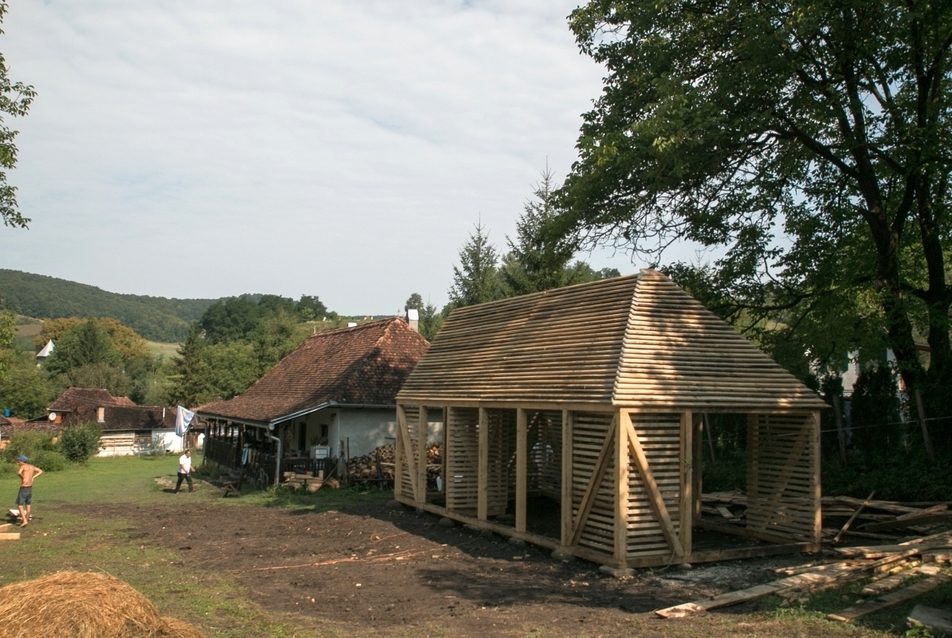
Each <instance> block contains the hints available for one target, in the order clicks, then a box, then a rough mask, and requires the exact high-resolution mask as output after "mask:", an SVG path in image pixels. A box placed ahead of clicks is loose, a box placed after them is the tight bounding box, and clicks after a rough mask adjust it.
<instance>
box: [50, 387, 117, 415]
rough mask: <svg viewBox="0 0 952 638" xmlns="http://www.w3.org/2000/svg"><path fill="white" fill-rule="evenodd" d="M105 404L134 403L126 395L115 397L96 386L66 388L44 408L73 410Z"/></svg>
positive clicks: (64, 410)
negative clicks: (119, 397)
mask: <svg viewBox="0 0 952 638" xmlns="http://www.w3.org/2000/svg"><path fill="white" fill-rule="evenodd" d="M107 405H135V404H134V403H133V402H132V401H129V399H127V398H126V397H122V399H117V398H116V397H114V396H112V395H111V394H109V393H108V392H107V391H106V390H101V389H98V388H67V390H66V392H64V393H63V394H61V395H60V396H59V398H58V399H56V400H55V401H53V403H51V404H50V405H49V407H48V408H46V409H47V410H48V411H50V412H74V411H75V410H76V408H78V407H79V406H93V407H105V406H107Z"/></svg>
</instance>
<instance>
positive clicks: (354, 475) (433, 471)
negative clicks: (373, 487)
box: [347, 443, 443, 482]
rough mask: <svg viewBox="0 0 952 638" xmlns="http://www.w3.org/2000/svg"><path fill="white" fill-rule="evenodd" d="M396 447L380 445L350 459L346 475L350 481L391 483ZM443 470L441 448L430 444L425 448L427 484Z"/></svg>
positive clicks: (433, 480)
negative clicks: (368, 452) (367, 452)
mask: <svg viewBox="0 0 952 638" xmlns="http://www.w3.org/2000/svg"><path fill="white" fill-rule="evenodd" d="M395 455H396V446H394V444H392V443H390V444H388V445H381V446H380V447H378V448H376V449H375V450H373V451H372V452H370V454H365V455H363V456H357V457H354V458H352V459H350V462H349V463H348V465H347V474H348V476H349V477H350V480H351V481H358V482H359V481H377V480H379V481H393V475H394V467H395V459H394V457H395ZM442 469H443V454H442V447H441V445H440V444H439V443H431V444H430V445H428V446H427V448H426V477H427V482H435V481H436V477H437V476H440V474H441V472H442Z"/></svg>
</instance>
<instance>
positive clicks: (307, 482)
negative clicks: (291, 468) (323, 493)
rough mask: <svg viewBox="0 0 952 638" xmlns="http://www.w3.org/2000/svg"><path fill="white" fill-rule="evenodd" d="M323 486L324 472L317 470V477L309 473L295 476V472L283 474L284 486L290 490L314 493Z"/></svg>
mask: <svg viewBox="0 0 952 638" xmlns="http://www.w3.org/2000/svg"><path fill="white" fill-rule="evenodd" d="M322 485H324V471H323V470H319V471H318V472H317V476H314V475H313V474H312V473H311V472H305V473H304V474H297V473H295V472H285V473H284V486H285V487H286V488H288V489H291V490H296V489H305V490H307V491H308V492H316V491H317V490H319V489H321V486H322Z"/></svg>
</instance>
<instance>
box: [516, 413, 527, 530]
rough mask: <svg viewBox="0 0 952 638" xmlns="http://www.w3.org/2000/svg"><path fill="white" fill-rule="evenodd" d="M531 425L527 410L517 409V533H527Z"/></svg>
mask: <svg viewBox="0 0 952 638" xmlns="http://www.w3.org/2000/svg"><path fill="white" fill-rule="evenodd" d="M528 439H529V424H528V414H527V413H526V410H525V408H518V409H516V531H517V532H524V531H526V483H527V477H526V473H527V472H528V460H529V450H528V447H529V441H528Z"/></svg>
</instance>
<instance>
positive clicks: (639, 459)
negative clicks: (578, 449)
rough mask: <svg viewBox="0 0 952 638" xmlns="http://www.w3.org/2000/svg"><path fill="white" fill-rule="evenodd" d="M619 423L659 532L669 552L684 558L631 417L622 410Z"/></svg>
mask: <svg viewBox="0 0 952 638" xmlns="http://www.w3.org/2000/svg"><path fill="white" fill-rule="evenodd" d="M621 422H622V423H623V424H624V428H625V432H626V433H627V435H628V445H629V447H630V448H631V453H632V456H634V457H635V467H636V468H638V474H639V475H640V476H641V481H642V483H643V484H644V486H645V491H646V492H647V493H648V502H649V503H651V509H652V510H653V511H654V514H655V516H656V517H657V519H658V521H659V522H660V523H661V531H662V533H663V534H664V537H665V539H666V540H667V541H668V545H670V547H671V550H672V551H673V552H674V553H675V554H676V555H677V556H684V555H685V554H686V552H685V551H684V548H683V547H681V542H680V541H679V539H678V535H677V534H676V533H675V531H674V524H672V522H671V516H670V515H669V514H668V508H667V507H666V506H665V504H664V499H662V498H661V490H660V489H659V488H658V483H657V481H655V478H654V475H653V474H652V473H651V468H650V467H648V457H647V456H646V455H645V450H644V448H642V447H641V441H639V440H638V433H637V432H635V426H634V425H632V423H631V415H630V414H629V413H628V412H626V411H624V410H622V412H621Z"/></svg>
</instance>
